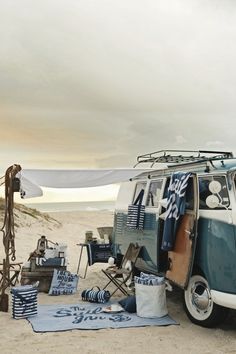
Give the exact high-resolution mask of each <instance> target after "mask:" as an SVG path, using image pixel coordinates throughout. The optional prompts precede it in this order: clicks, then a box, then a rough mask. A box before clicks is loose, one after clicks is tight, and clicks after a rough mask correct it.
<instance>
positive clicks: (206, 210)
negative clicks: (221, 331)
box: [113, 150, 236, 327]
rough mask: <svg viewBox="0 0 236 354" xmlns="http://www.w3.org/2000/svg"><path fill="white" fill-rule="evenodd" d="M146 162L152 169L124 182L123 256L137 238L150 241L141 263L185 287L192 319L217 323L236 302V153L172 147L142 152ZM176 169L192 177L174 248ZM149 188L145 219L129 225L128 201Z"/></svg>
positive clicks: (119, 239)
mask: <svg viewBox="0 0 236 354" xmlns="http://www.w3.org/2000/svg"><path fill="white" fill-rule="evenodd" d="M140 164H142V165H143V164H145V166H148V167H150V168H151V169H150V170H149V171H148V172H144V173H142V174H141V175H139V176H138V177H135V178H134V179H132V180H130V181H129V182H125V183H123V184H122V185H121V188H120V191H119V194H118V199H117V203H116V210H115V220H114V231H113V244H114V252H115V255H116V256H119V255H122V254H124V252H125V250H126V249H127V247H128V245H129V243H130V242H134V243H138V244H139V245H140V246H143V247H142V252H141V254H140V257H139V259H138V262H137V263H136V267H137V269H138V270H139V271H144V272H149V273H153V274H162V275H164V276H165V277H166V279H168V280H169V281H170V282H171V283H173V284H175V285H177V286H179V287H181V288H182V289H183V290H184V291H183V293H184V296H183V299H184V308H185V311H186V313H187V315H188V317H189V318H190V320H191V321H192V322H194V323H196V324H198V325H201V326H204V327H213V326H215V325H217V324H219V323H220V322H221V321H222V320H223V319H224V318H225V316H226V314H227V310H228V309H229V308H231V309H236V186H235V183H236V159H235V158H234V157H233V155H232V153H229V152H213V151H197V152H196V151H183V152H182V151H176V150H169V151H159V152H154V153H150V154H146V155H142V156H139V157H138V163H137V165H140ZM163 164H164V166H163ZM176 172H183V173H187V174H189V178H188V183H187V186H186V190H185V193H184V195H185V203H184V211H183V212H182V213H181V215H180V216H179V218H178V226H177V228H176V230H175V239H174V245H173V247H172V248H170V249H169V250H168V249H167V250H166V249H165V248H163V235H164V232H165V223H166V222H167V212H168V210H167V209H168V193H169V191H168V188H169V187H170V183H172V182H170V181H171V178H172V176H173V175H174V174H175V173H176ZM141 190H144V196H143V201H142V204H143V205H145V216H144V225H143V228H142V229H138V228H137V229H133V228H129V227H128V226H127V210H128V206H129V205H131V204H133V203H134V201H135V199H136V198H137V196H138V195H139V193H140V191H141Z"/></svg>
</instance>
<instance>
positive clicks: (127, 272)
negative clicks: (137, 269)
mask: <svg viewBox="0 0 236 354" xmlns="http://www.w3.org/2000/svg"><path fill="white" fill-rule="evenodd" d="M140 250H141V247H140V246H138V245H137V244H136V245H135V244H133V243H130V244H129V247H128V249H127V251H126V253H125V255H124V257H123V259H122V261H121V265H120V266H119V267H118V266H110V267H108V268H106V269H102V272H103V273H104V274H105V275H106V276H107V277H108V279H109V282H108V283H107V284H106V285H105V286H104V288H103V289H106V288H107V287H108V286H109V285H110V284H111V283H113V284H114V285H115V286H116V289H115V290H114V291H113V292H112V293H111V296H112V295H114V294H115V293H116V291H117V290H120V291H121V292H122V293H123V294H124V295H127V296H129V293H128V291H127V285H128V284H127V282H128V281H129V280H130V279H132V275H133V270H134V266H135V263H136V261H137V259H138V256H139V253H140Z"/></svg>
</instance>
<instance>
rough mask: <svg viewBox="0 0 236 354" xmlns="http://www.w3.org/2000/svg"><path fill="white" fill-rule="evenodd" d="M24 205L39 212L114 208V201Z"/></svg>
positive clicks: (112, 209)
mask: <svg viewBox="0 0 236 354" xmlns="http://www.w3.org/2000/svg"><path fill="white" fill-rule="evenodd" d="M24 205H25V206H27V207H29V208H33V209H37V210H39V211H41V212H53V211H102V210H103V211H105V210H107V211H114V210H115V201H91V202H56V203H24Z"/></svg>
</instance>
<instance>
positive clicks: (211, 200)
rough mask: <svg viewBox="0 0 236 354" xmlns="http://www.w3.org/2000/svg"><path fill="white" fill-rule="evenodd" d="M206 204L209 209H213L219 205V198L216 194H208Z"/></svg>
mask: <svg viewBox="0 0 236 354" xmlns="http://www.w3.org/2000/svg"><path fill="white" fill-rule="evenodd" d="M206 205H207V206H208V208H210V209H215V208H217V207H218V206H221V203H220V200H219V198H218V197H217V196H216V195H213V194H212V195H209V196H208V197H207V198H206Z"/></svg>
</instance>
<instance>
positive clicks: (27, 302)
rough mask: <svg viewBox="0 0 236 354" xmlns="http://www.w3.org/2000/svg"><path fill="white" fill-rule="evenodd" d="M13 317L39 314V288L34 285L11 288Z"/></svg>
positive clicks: (18, 317)
mask: <svg viewBox="0 0 236 354" xmlns="http://www.w3.org/2000/svg"><path fill="white" fill-rule="evenodd" d="M11 293H12V317H13V318H15V319H20V318H27V317H30V316H35V315H37V295H38V290H37V288H35V287H33V286H32V285H24V286H18V287H14V288H12V289H11Z"/></svg>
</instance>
